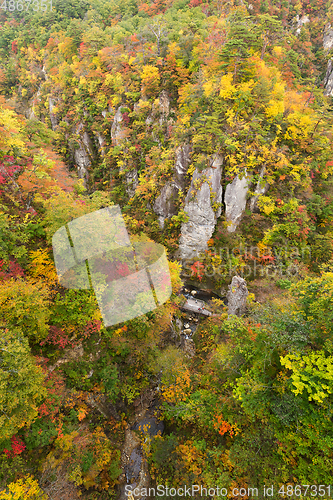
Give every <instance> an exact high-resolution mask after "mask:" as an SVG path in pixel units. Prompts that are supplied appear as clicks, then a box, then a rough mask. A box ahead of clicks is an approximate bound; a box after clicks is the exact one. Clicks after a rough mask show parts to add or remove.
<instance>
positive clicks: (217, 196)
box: [179, 155, 222, 259]
mask: <svg viewBox="0 0 333 500" xmlns="http://www.w3.org/2000/svg"><path fill="white" fill-rule="evenodd" d="M221 165H222V157H221V156H219V155H217V156H216V158H215V160H214V162H213V165H212V167H208V168H206V169H205V170H203V171H202V172H199V171H198V170H195V172H194V174H193V178H192V182H191V185H190V189H189V191H188V193H187V196H186V199H185V207H184V211H185V212H186V213H187V214H188V216H189V220H188V222H183V223H182V226H181V237H180V240H179V256H180V258H181V259H192V258H193V257H195V256H197V255H198V254H199V253H200V252H204V251H205V250H207V249H208V246H207V241H208V240H209V239H210V238H211V236H212V234H213V232H214V228H215V224H216V221H217V218H218V217H219V216H220V215H221V207H219V208H218V209H217V210H216V211H214V210H213V208H212V205H213V204H214V203H222V186H221ZM211 198H212V199H211Z"/></svg>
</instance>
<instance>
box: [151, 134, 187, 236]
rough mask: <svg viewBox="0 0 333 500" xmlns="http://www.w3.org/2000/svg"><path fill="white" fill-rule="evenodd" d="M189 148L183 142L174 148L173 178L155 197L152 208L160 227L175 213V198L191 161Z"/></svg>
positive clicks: (183, 182) (182, 185)
mask: <svg viewBox="0 0 333 500" xmlns="http://www.w3.org/2000/svg"><path fill="white" fill-rule="evenodd" d="M191 150H192V148H191V146H190V145H189V144H184V145H183V146H179V147H178V148H177V149H176V160H175V166H174V176H173V180H172V181H169V182H167V183H166V184H165V185H164V186H163V188H162V190H161V193H160V195H159V196H158V197H157V198H156V201H155V204H154V207H153V209H154V212H155V213H156V214H157V215H158V221H159V225H160V228H161V229H163V227H164V222H165V219H167V218H169V217H172V216H173V215H175V214H176V213H177V204H176V200H177V198H178V194H179V191H180V190H184V187H185V175H186V173H187V170H188V167H189V164H190V162H191V157H190V153H191Z"/></svg>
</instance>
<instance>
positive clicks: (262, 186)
mask: <svg viewBox="0 0 333 500" xmlns="http://www.w3.org/2000/svg"><path fill="white" fill-rule="evenodd" d="M264 174H265V167H262V169H261V170H260V174H259V180H258V182H257V185H256V188H255V191H254V196H252V198H251V201H250V210H251V212H258V211H259V208H258V198H259V196H260V195H262V194H266V193H267V191H268V189H269V184H268V182H265V181H264Z"/></svg>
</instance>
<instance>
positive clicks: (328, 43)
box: [323, 23, 333, 51]
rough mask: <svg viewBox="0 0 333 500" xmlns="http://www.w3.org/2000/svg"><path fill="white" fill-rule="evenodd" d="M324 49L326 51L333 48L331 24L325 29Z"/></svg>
mask: <svg viewBox="0 0 333 500" xmlns="http://www.w3.org/2000/svg"><path fill="white" fill-rule="evenodd" d="M323 47H324V50H325V51H326V50H330V49H331V48H332V47H333V28H332V26H331V24H330V23H329V24H328V25H327V26H326V27H325V31H324V36H323Z"/></svg>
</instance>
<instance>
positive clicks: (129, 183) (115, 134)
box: [111, 106, 139, 198]
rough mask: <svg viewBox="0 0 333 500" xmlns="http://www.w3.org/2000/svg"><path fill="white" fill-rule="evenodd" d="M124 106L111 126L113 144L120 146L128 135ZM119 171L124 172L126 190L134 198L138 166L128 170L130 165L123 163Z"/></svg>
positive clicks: (117, 112) (137, 181) (137, 180)
mask: <svg viewBox="0 0 333 500" xmlns="http://www.w3.org/2000/svg"><path fill="white" fill-rule="evenodd" d="M122 107H123V106H119V108H118V109H117V111H116V114H115V115H114V119H113V124H112V127H111V139H112V144H113V145H114V146H120V145H121V144H122V143H123V141H124V139H125V137H126V131H125V130H124V125H123V115H122V113H121V108H122ZM119 173H123V174H124V176H125V181H126V192H127V194H128V196H129V197H130V198H132V197H133V196H134V194H135V190H136V188H137V186H138V184H139V179H138V172H137V170H136V168H132V169H131V170H128V166H127V165H123V167H122V168H121V169H120V171H119Z"/></svg>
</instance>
